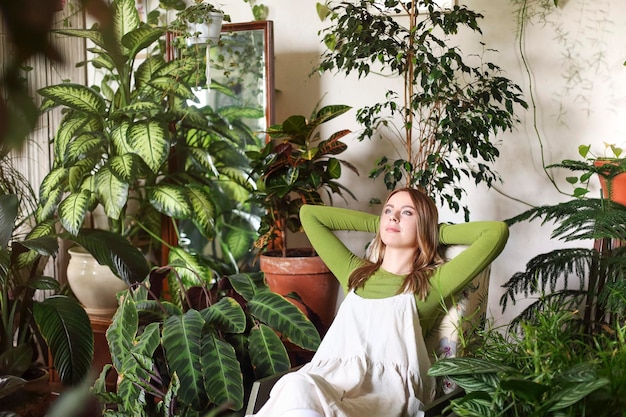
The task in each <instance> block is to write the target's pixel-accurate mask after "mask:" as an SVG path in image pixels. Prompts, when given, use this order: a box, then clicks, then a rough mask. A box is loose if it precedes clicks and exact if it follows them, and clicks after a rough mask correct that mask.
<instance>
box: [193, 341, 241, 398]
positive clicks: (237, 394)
mask: <svg viewBox="0 0 626 417" xmlns="http://www.w3.org/2000/svg"><path fill="white" fill-rule="evenodd" d="M202 368H203V370H204V375H205V378H204V386H205V387H206V392H207V394H208V395H209V398H210V400H211V402H212V403H214V404H220V405H221V404H224V405H226V406H227V407H228V408H229V409H231V410H239V409H241V408H242V407H243V376H242V373H241V368H240V366H239V361H237V355H235V349H234V348H233V347H232V346H231V345H229V344H228V343H226V342H224V341H223V340H220V339H218V338H217V337H215V335H214V334H213V333H212V332H204V334H203V337H202ZM181 381H182V378H181Z"/></svg>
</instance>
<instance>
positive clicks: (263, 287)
mask: <svg viewBox="0 0 626 417" xmlns="http://www.w3.org/2000/svg"><path fill="white" fill-rule="evenodd" d="M227 278H228V281H229V282H230V285H232V286H233V288H234V289H235V291H237V293H238V294H239V295H241V296H242V297H243V298H245V300H246V301H250V300H252V298H253V297H254V296H255V294H256V293H257V292H259V291H269V287H268V286H267V284H266V283H265V275H264V274H263V272H252V273H241V274H232V275H229V276H228V277H227Z"/></svg>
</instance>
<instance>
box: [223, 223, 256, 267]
mask: <svg viewBox="0 0 626 417" xmlns="http://www.w3.org/2000/svg"><path fill="white" fill-rule="evenodd" d="M230 224H231V226H232V227H230V228H228V230H227V231H226V233H225V234H224V236H223V237H222V239H223V241H224V243H225V244H226V245H227V246H228V251H229V252H230V253H231V254H232V255H233V257H234V258H235V259H241V258H242V257H243V256H245V255H246V254H247V253H248V252H249V251H250V248H251V247H253V245H254V240H255V235H254V231H253V230H251V226H250V224H249V223H248V222H247V221H246V220H244V219H242V218H240V217H236V218H235V219H234V221H231V223H230Z"/></svg>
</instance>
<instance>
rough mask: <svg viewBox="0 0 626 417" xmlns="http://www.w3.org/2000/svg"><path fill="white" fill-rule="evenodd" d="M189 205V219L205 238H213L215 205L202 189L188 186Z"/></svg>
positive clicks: (196, 186)
mask: <svg viewBox="0 0 626 417" xmlns="http://www.w3.org/2000/svg"><path fill="white" fill-rule="evenodd" d="M186 191H187V197H188V198H189V202H190V203H191V213H192V215H191V218H192V220H193V223H194V224H195V225H196V227H197V228H198V230H199V231H200V233H202V235H203V236H205V237H206V238H209V239H210V238H212V237H213V236H215V203H214V202H213V200H212V199H211V195H210V194H209V193H207V192H206V190H205V189H204V188H203V187H200V186H198V185H190V186H188V187H187V188H186Z"/></svg>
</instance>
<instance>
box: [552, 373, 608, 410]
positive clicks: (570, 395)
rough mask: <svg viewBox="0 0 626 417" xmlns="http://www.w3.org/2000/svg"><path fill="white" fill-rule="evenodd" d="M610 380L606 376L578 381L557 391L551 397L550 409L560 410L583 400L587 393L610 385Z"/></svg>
mask: <svg viewBox="0 0 626 417" xmlns="http://www.w3.org/2000/svg"><path fill="white" fill-rule="evenodd" d="M609 383H610V381H609V380H608V379H606V378H598V379H596V380H595V381H586V382H577V383H574V384H571V385H569V386H568V387H566V388H564V389H561V390H559V391H557V392H556V393H555V394H554V395H553V396H552V398H551V402H553V404H552V406H551V407H550V411H558V410H562V409H564V408H567V407H569V406H571V405H574V404H576V403H577V402H579V401H581V400H582V399H583V398H585V397H586V396H587V395H589V394H591V393H592V392H594V391H595V390H597V389H600V388H602V387H604V386H606V385H608V384H609Z"/></svg>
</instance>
